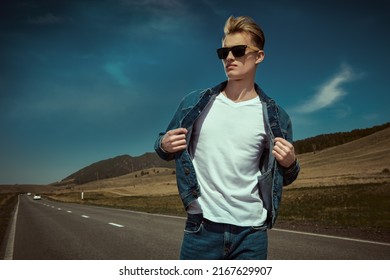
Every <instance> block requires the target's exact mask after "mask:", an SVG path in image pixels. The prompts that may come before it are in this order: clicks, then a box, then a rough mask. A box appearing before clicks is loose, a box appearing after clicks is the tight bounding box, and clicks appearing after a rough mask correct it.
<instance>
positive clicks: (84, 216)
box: [81, 215, 89, 219]
mask: <svg viewBox="0 0 390 280" xmlns="http://www.w3.org/2000/svg"><path fill="white" fill-rule="evenodd" d="M81 217H83V218H86V219H89V216H86V215H81Z"/></svg>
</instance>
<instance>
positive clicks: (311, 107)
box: [296, 64, 361, 114]
mask: <svg viewBox="0 0 390 280" xmlns="http://www.w3.org/2000/svg"><path fill="white" fill-rule="evenodd" d="M360 76H361V75H358V74H356V73H355V72H354V71H353V69H352V68H351V67H350V66H348V65H346V64H343V65H342V66H341V71H340V72H338V73H337V74H336V75H335V76H334V77H333V78H332V79H330V80H329V81H327V82H326V83H325V84H323V85H322V86H321V87H320V88H319V90H318V91H317V93H316V94H315V95H314V96H313V97H312V98H311V99H310V100H308V101H307V102H306V103H304V104H302V105H301V106H299V107H298V108H296V111H297V112H299V113H303V114H307V113H312V112H315V111H318V110H321V109H323V108H326V107H329V106H331V105H333V104H335V103H336V102H338V101H340V100H341V99H342V98H343V97H344V96H345V95H347V94H348V93H347V92H346V91H345V90H344V89H343V88H342V86H343V85H344V84H345V83H348V82H351V81H353V80H355V79H357V78H359V77H360Z"/></svg>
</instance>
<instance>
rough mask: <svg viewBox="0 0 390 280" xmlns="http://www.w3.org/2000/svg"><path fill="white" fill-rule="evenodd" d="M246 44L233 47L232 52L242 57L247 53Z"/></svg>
mask: <svg viewBox="0 0 390 280" xmlns="http://www.w3.org/2000/svg"><path fill="white" fill-rule="evenodd" d="M245 50H246V46H235V47H232V53H233V55H234V56H235V57H241V56H244V55H245Z"/></svg>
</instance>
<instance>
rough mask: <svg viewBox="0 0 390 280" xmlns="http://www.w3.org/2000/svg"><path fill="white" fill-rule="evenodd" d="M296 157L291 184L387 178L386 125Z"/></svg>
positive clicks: (389, 142) (389, 137) (389, 148)
mask: <svg viewBox="0 0 390 280" xmlns="http://www.w3.org/2000/svg"><path fill="white" fill-rule="evenodd" d="M298 159H299V161H300V163H301V173H300V174H299V178H298V180H297V181H296V182H294V184H293V186H299V187H302V186H324V185H326V186H335V185H346V184H363V183H382V182H389V179H390V172H389V169H390V128H386V129H384V130H381V131H379V132H376V133H374V134H371V135H369V136H366V137H363V138H360V139H358V140H355V141H352V142H349V143H346V144H343V145H338V146H335V147H331V148H328V149H325V150H322V151H319V152H315V153H314V152H312V153H306V154H301V155H298Z"/></svg>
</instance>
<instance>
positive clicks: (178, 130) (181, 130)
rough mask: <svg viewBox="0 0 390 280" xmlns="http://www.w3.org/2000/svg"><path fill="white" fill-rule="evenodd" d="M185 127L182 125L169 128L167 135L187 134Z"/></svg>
mask: <svg viewBox="0 0 390 280" xmlns="http://www.w3.org/2000/svg"><path fill="white" fill-rule="evenodd" d="M187 132H188V131H187V129H186V128H184V127H179V128H176V129H172V130H169V131H168V132H167V134H168V135H181V134H184V135H185V134H187Z"/></svg>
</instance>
